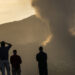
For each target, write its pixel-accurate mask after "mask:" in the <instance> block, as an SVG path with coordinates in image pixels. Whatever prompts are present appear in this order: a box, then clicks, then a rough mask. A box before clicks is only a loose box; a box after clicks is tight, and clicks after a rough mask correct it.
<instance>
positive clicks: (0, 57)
mask: <svg viewBox="0 0 75 75" xmlns="http://www.w3.org/2000/svg"><path fill="white" fill-rule="evenodd" d="M6 45H7V46H6ZM11 46H12V45H11V44H10V43H7V42H4V41H2V42H1V47H0V66H1V72H2V75H5V68H6V70H7V75H10V66H9V61H8V56H9V50H10V48H11Z"/></svg>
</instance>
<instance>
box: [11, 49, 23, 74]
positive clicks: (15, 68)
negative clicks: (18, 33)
mask: <svg viewBox="0 0 75 75" xmlns="http://www.w3.org/2000/svg"><path fill="white" fill-rule="evenodd" d="M10 62H11V65H12V75H21V67H20V64H21V63H22V60H21V57H20V56H19V55H17V51H16V50H13V55H12V56H11V57H10Z"/></svg>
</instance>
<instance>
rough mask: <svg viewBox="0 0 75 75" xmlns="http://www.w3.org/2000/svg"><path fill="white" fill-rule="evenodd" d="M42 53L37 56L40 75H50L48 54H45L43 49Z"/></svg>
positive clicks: (41, 49) (41, 48)
mask: <svg viewBox="0 0 75 75" xmlns="http://www.w3.org/2000/svg"><path fill="white" fill-rule="evenodd" d="M39 50H40V52H39V53H38V54H37V55H36V60H37V61H38V67H39V74H40V75H48V71H47V54H46V53H45V52H43V47H40V48H39Z"/></svg>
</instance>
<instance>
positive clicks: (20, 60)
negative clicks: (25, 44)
mask: <svg viewBox="0 0 75 75" xmlns="http://www.w3.org/2000/svg"><path fill="white" fill-rule="evenodd" d="M19 63H20V64H21V63H22V59H21V57H20V56H19Z"/></svg>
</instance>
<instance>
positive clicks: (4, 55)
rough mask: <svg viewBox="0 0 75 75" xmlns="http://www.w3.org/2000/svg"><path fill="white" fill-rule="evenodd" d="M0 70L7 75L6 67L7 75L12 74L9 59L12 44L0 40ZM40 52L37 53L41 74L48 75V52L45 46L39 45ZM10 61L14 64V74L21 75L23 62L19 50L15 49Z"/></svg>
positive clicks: (3, 74)
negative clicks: (44, 48)
mask: <svg viewBox="0 0 75 75" xmlns="http://www.w3.org/2000/svg"><path fill="white" fill-rule="evenodd" d="M0 45H1V47H0V71H1V72H2V75H5V68H6V70H7V75H10V65H9V60H8V57H9V56H8V55H9V50H10V48H11V47H12V44H10V43H7V42H5V41H1V42H0ZM39 50H40V52H39V53H38V54H37V55H36V60H37V61H38V67H39V75H48V72H47V54H46V53H45V52H43V47H39ZM10 63H11V66H12V75H21V67H20V64H21V63H22V60H21V57H20V56H19V55H17V50H13V55H12V56H10Z"/></svg>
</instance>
